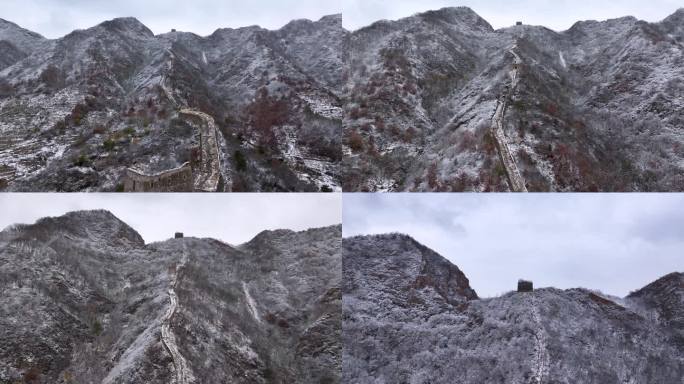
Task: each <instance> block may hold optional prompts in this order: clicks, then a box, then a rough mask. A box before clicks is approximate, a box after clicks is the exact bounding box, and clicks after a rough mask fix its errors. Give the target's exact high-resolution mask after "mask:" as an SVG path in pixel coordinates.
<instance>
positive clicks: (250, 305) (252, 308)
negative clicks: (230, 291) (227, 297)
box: [242, 281, 261, 323]
mask: <svg viewBox="0 0 684 384" xmlns="http://www.w3.org/2000/svg"><path fill="white" fill-rule="evenodd" d="M242 290H243V291H244V292H245V297H246V298H247V309H249V313H251V314H252V317H254V319H255V320H256V321H258V322H259V323H261V318H260V317H259V312H257V308H256V302H255V301H254V299H253V298H252V295H250V294H249V289H247V284H246V283H245V282H244V281H243V282H242Z"/></svg>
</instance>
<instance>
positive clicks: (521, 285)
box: [518, 280, 534, 292]
mask: <svg viewBox="0 0 684 384" xmlns="http://www.w3.org/2000/svg"><path fill="white" fill-rule="evenodd" d="M533 291H534V285H533V284H532V282H531V281H527V280H518V292H533Z"/></svg>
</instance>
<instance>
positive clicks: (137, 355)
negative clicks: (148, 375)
mask: <svg viewBox="0 0 684 384" xmlns="http://www.w3.org/2000/svg"><path fill="white" fill-rule="evenodd" d="M158 326H159V322H158V321H156V320H155V321H153V322H151V323H149V326H148V327H147V328H145V330H144V331H143V332H141V333H140V335H138V337H137V338H136V339H135V341H133V343H132V344H131V346H130V347H128V349H126V351H125V352H124V353H123V356H121V358H120V359H119V360H118V362H117V363H116V365H115V366H114V367H113V368H112V369H111V370H110V371H109V373H108V374H107V376H106V377H105V378H104V380H102V384H109V383H113V382H115V381H116V380H117V379H119V378H120V377H121V375H123V374H124V373H125V372H129V371H131V370H132V369H135V366H136V365H137V364H138V362H139V361H141V360H142V355H143V354H144V353H145V350H147V348H148V347H149V346H150V345H152V344H153V343H154V341H155V334H156V332H157V327H158Z"/></svg>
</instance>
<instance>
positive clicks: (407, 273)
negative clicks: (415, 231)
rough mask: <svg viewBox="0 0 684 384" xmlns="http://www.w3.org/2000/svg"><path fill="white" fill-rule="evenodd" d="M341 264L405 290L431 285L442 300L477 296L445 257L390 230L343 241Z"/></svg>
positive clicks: (460, 300) (467, 298) (462, 274)
mask: <svg viewBox="0 0 684 384" xmlns="http://www.w3.org/2000/svg"><path fill="white" fill-rule="evenodd" d="M343 249H344V252H345V258H343V260H344V261H345V263H348V264H349V265H350V268H352V265H355V267H353V268H354V269H358V270H362V271H364V273H370V274H372V275H373V276H374V278H377V276H384V277H382V280H383V281H384V282H383V283H381V284H387V285H388V286H393V287H404V288H405V289H409V290H410V289H418V290H422V289H423V288H426V287H431V288H432V289H433V290H434V291H435V292H437V293H438V294H439V295H440V296H442V297H443V298H444V300H445V301H446V302H449V303H452V304H454V303H458V302H463V301H467V300H474V299H477V298H478V297H477V294H476V293H475V291H474V290H473V289H472V288H471V287H470V282H469V281H468V278H467V277H466V276H465V274H464V273H463V272H462V271H461V270H460V269H459V268H458V267H457V266H456V265H454V264H452V263H451V262H450V261H449V260H447V259H446V258H444V257H443V256H441V255H439V254H438V253H437V252H435V251H433V250H432V249H430V248H428V247H426V246H425V245H423V244H421V243H419V242H418V241H416V240H415V239H413V238H412V237H411V236H409V235H405V234H400V233H391V234H383V235H371V236H356V237H351V238H346V239H344V240H343Z"/></svg>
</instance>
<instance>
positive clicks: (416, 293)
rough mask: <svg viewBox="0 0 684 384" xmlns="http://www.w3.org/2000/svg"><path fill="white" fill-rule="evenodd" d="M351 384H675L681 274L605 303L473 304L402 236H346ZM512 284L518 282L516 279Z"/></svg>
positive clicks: (545, 292)
mask: <svg viewBox="0 0 684 384" xmlns="http://www.w3.org/2000/svg"><path fill="white" fill-rule="evenodd" d="M342 260H343V265H342V271H343V286H342V303H343V304H342V311H343V322H342V342H343V344H342V345H343V351H342V355H343V367H342V380H343V382H349V383H360V384H363V383H377V382H386V383H424V384H427V383H432V384H435V383H454V382H458V383H464V384H465V383H473V384H475V383H502V384H504V383H506V384H509V383H516V384H539V383H549V384H550V383H569V382H573V383H585V384H624V383H673V384H674V383H678V382H680V381H681V378H682V377H683V374H684V358H682V356H684V335H683V334H682V330H683V328H682V322H681V319H682V313H684V312H683V311H684V301H682V295H684V274H682V273H673V274H671V275H668V276H666V277H664V278H663V279H660V280H658V281H657V282H655V283H653V284H651V285H648V286H647V287H645V288H643V289H641V290H639V291H637V292H635V293H633V294H631V295H630V296H629V297H627V298H625V299H620V300H618V299H611V298H608V297H605V296H604V295H601V294H599V293H596V292H592V291H589V290H586V289H569V290H564V291H563V290H559V289H555V288H543V289H539V290H535V291H534V292H525V293H522V292H521V293H518V292H511V293H507V294H505V295H503V296H501V297H497V298H488V299H481V298H478V297H477V295H476V294H475V292H474V291H473V290H472V288H470V286H469V283H468V279H467V278H466V277H465V275H464V274H463V272H461V271H460V270H459V269H458V268H457V267H456V266H454V265H453V264H451V263H450V262H448V261H447V260H446V259H444V258H442V257H441V256H439V255H437V254H436V253H435V252H433V251H431V250H429V249H428V248H426V247H424V246H422V245H420V244H419V243H417V242H416V241H415V240H413V239H411V238H410V237H408V236H404V235H396V234H395V235H379V236H367V237H352V238H346V239H343V240H342ZM511 281H514V279H513V278H512V279H511Z"/></svg>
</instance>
